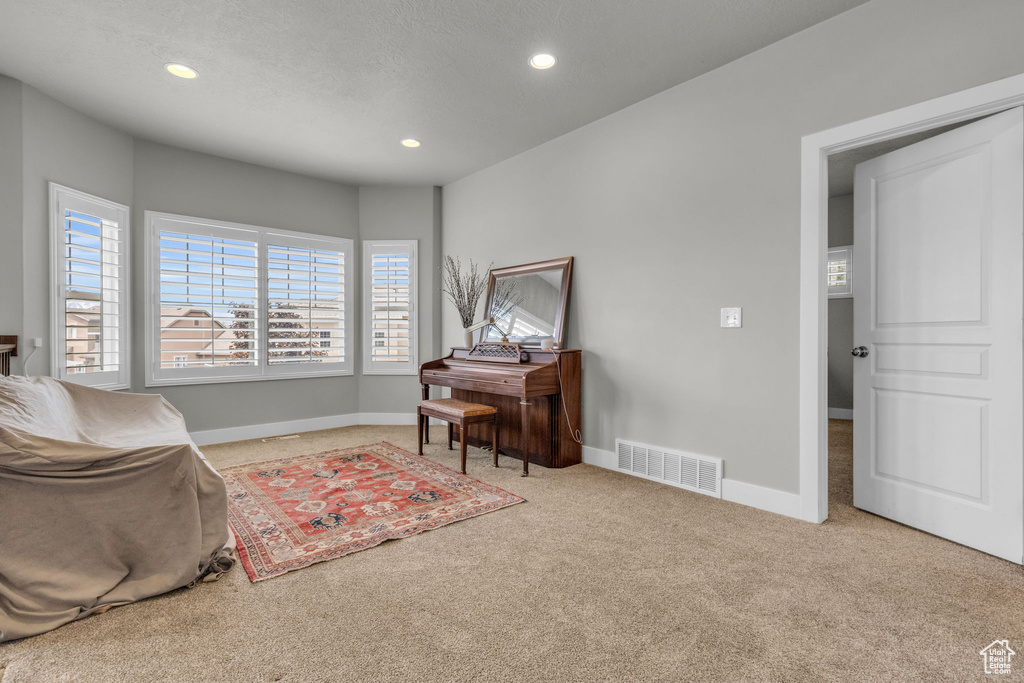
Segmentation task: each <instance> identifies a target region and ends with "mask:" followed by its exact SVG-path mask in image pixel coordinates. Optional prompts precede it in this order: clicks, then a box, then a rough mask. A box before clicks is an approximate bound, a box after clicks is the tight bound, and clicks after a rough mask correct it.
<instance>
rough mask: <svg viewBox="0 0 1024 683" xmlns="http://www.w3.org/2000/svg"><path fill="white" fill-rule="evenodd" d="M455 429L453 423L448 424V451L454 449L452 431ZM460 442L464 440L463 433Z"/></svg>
mask: <svg viewBox="0 0 1024 683" xmlns="http://www.w3.org/2000/svg"><path fill="white" fill-rule="evenodd" d="M454 427H455V425H453V424H452V423H451V422H449V423H448V450H451V449H452V430H453V429H454ZM459 440H460V441H461V440H462V435H461V432H460V434H459Z"/></svg>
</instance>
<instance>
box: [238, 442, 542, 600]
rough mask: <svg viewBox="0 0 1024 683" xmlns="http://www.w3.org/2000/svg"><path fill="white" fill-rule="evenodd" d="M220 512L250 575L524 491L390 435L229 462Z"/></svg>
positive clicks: (455, 517)
mask: <svg viewBox="0 0 1024 683" xmlns="http://www.w3.org/2000/svg"><path fill="white" fill-rule="evenodd" d="M220 473H221V474H222V475H223V476H224V480H225V482H226V483H227V488H228V521H230V522H231V527H232V528H233V529H234V531H235V537H236V538H237V539H238V554H239V557H240V559H241V560H242V566H243V567H245V572H246V573H247V574H248V575H249V579H250V580H251V581H262V580H263V579H269V578H271V577H274V576H280V575H281V574H285V573H287V572H290V571H293V570H295V569H302V568H303V567H308V566H309V565H311V564H315V563H317V562H323V561H324V560H333V559H334V558H336V557H341V556H343V555H348V554H349V553H354V552H356V551H357V550H365V549H367V548H372V547H373V546H375V545H379V544H381V543H383V542H384V541H386V540H388V539H392V538H403V537H405V536H411V535H413V534H418V533H419V532H421V531H427V530H429V529H436V528H437V527H439V526H444V525H445V524H451V523H452V522H458V521H459V520H461V519H467V518H469V517H475V516H477V515H482V514H484V513H485V512H491V511H492V510H499V509H501V508H503V507H508V506H509V505H515V504H516V503H522V502H523V500H524V499H523V498H520V497H519V496H515V495H512V494H511V493H508V492H507V491H503V490H501V489H499V488H497V487H496V486H491V485H490V484H485V483H483V482H481V481H477V480H476V479H471V478H470V477H467V476H466V475H464V474H460V473H458V472H456V471H455V470H451V469H448V468H447V467H444V466H443V465H438V464H437V463H435V462H431V461H430V460H427V459H426V458H422V457H420V456H418V455H413V454H412V453H409V452H407V451H404V450H402V449H401V448H398V447H396V446H392V445H391V444H389V443H379V444H372V445H368V446H356V447H354V448H345V449H341V450H334V451H326V452H324V453H316V454H314V455H302V456H299V457H295V458H287V459H285V460H269V461H266V462H258V463H250V464H248V465H238V466H236V467H228V468H226V469H223V470H221V471H220Z"/></svg>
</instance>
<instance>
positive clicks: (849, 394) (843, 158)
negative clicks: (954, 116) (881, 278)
mask: <svg viewBox="0 0 1024 683" xmlns="http://www.w3.org/2000/svg"><path fill="white" fill-rule="evenodd" d="M974 120H976V119H972V120H971V121H963V122H958V123H954V124H949V125H945V126H939V127H938V128H933V129H931V130H925V131H920V132H917V133H913V134H911V135H904V136H901V137H898V138H893V139H891V140H884V141H882V142H876V143H873V144H868V145H864V146H863V147H856V148H854V149H848V150H846V151H843V152H838V153H836V154H832V155H830V156H829V157H828V160H827V163H828V244H827V246H828V258H827V275H826V291H827V292H828V304H827V308H828V315H827V318H828V326H827V334H828V352H827V357H828V396H827V406H828V495H829V498H828V500H829V508H830V509H829V516H831V517H834V516H835V514H836V511H837V510H836V506H837V505H839V506H846V507H852V506H853V505H854V495H853V489H854V478H853V455H854V452H853V435H854V428H853V427H854V426H853V419H854V415H855V414H854V401H853V396H854V394H853V390H854V362H855V357H854V356H853V355H852V353H851V352H852V350H853V349H854V348H855V347H856V346H857V345H858V343H859V342H857V341H856V340H857V336H856V335H855V334H854V311H853V309H854V300H855V298H856V297H857V294H858V291H859V289H862V288H859V287H858V285H860V284H861V281H860V277H859V275H860V272H859V269H858V268H855V267H854V259H853V253H854V245H855V240H854V204H855V202H854V189H855V187H854V175H855V169H856V167H857V166H858V165H859V164H861V163H863V162H866V161H869V160H872V159H876V158H878V157H881V156H884V155H886V154H889V153H892V152H895V151H896V150H899V149H903V148H905V147H909V146H910V145H914V144H917V143H919V142H922V141H924V140H927V139H929V138H932V137H936V136H938V135H942V134H944V133H946V132H948V131H951V130H955V129H956V128H960V127H962V126H965V125H968V124H969V123H972V122H973V121H974Z"/></svg>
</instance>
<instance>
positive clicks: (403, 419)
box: [356, 413, 416, 425]
mask: <svg viewBox="0 0 1024 683" xmlns="http://www.w3.org/2000/svg"><path fill="white" fill-rule="evenodd" d="M356 417H358V418H359V422H357V423H356V424H361V425H414V424H416V413H359V414H358V415H357V416H356Z"/></svg>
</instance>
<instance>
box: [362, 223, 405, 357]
mask: <svg viewBox="0 0 1024 683" xmlns="http://www.w3.org/2000/svg"><path fill="white" fill-rule="evenodd" d="M416 246H417V243H416V241H415V240H378V241H366V242H363V291H364V295H363V302H364V303H363V310H364V313H363V318H364V323H365V324H364V331H365V332H364V334H365V339H364V346H365V350H364V353H363V373H364V374H368V375H372V374H394V375H405V374H416V372H417V365H416V346H417V340H416Z"/></svg>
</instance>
